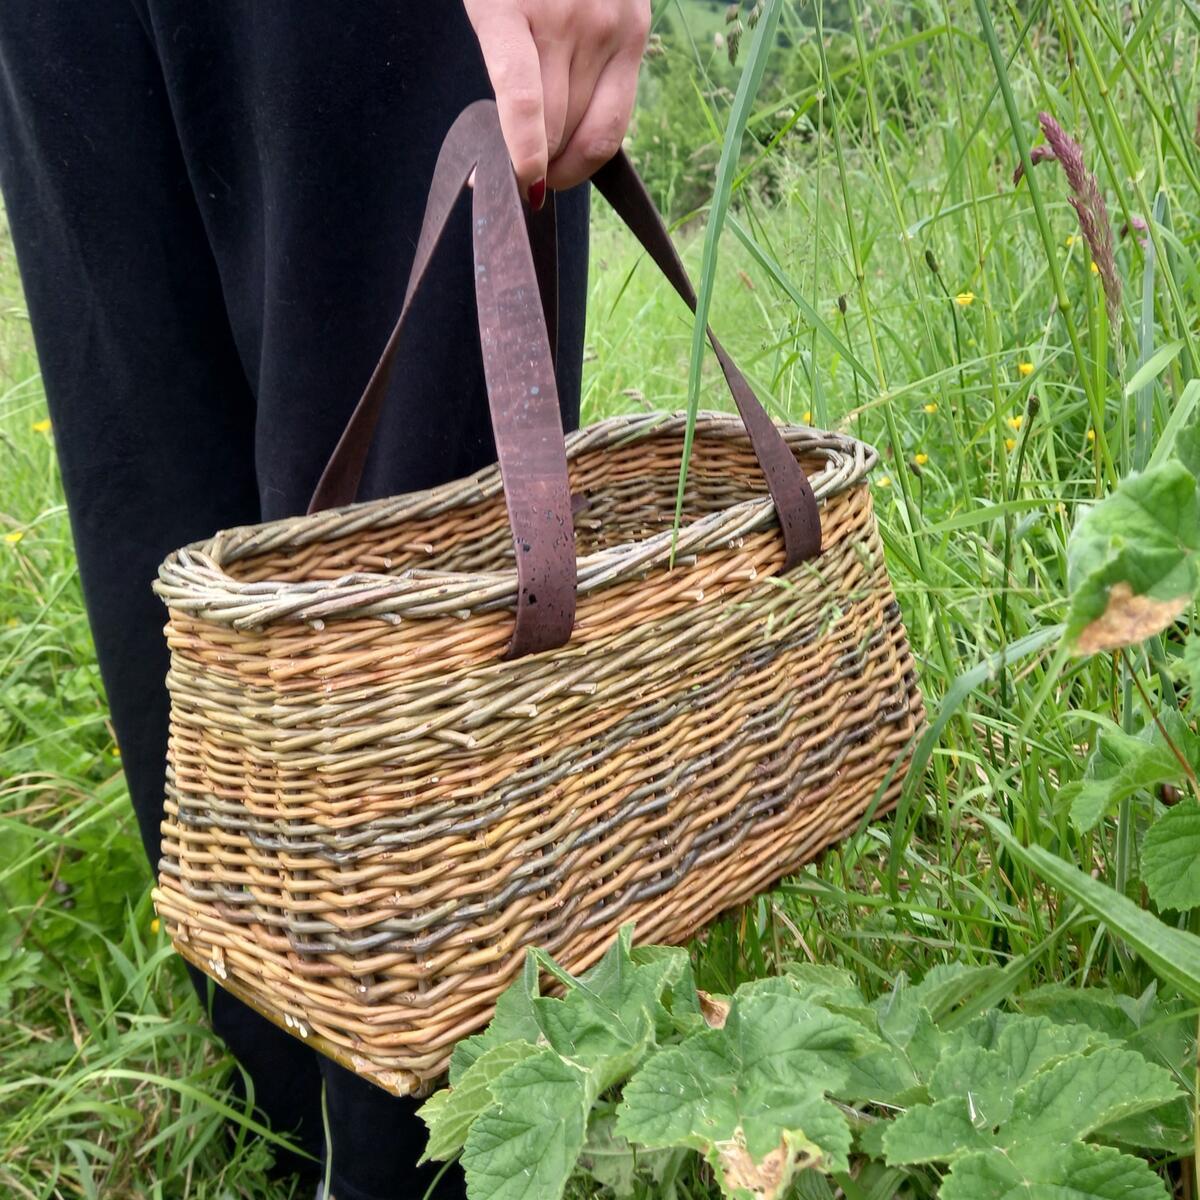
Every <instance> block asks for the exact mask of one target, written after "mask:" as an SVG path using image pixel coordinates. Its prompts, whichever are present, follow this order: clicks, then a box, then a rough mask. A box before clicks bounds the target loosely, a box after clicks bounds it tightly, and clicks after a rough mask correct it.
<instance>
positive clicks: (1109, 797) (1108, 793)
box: [1062, 733, 1183, 833]
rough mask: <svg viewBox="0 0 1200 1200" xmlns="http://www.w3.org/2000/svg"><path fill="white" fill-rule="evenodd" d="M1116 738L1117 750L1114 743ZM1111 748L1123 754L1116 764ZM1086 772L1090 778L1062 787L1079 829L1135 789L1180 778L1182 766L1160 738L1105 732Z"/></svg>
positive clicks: (1091, 823)
mask: <svg viewBox="0 0 1200 1200" xmlns="http://www.w3.org/2000/svg"><path fill="white" fill-rule="evenodd" d="M1118 742H1119V744H1120V745H1119V751H1118V747H1117V745H1116V744H1115V743H1118ZM1114 752H1119V753H1120V754H1121V755H1122V760H1121V761H1120V763H1119V765H1118V764H1116V763H1115V762H1114V760H1113V758H1112V755H1113V753H1114ZM1108 767H1111V768H1112V769H1106V768H1108ZM1088 773H1089V775H1090V776H1091V778H1088V779H1085V780H1084V781H1083V782H1082V783H1078V784H1074V785H1069V786H1068V787H1065V788H1063V789H1062V796H1063V799H1066V798H1068V797H1069V798H1070V802H1071V823H1072V824H1073V825H1074V826H1075V828H1076V829H1078V830H1079V831H1080V832H1081V833H1086V832H1088V831H1089V830H1091V829H1094V828H1095V827H1096V825H1098V824H1099V823H1100V821H1101V820H1102V819H1103V818H1104V817H1105V816H1107V815H1108V814H1109V813H1110V812H1113V811H1114V810H1115V809H1116V807H1117V805H1118V804H1119V803H1120V802H1121V801H1122V800H1125V799H1127V798H1128V797H1130V796H1132V795H1134V794H1135V793H1136V792H1140V791H1145V790H1146V789H1148V788H1152V787H1155V786H1157V785H1158V784H1160V783H1170V782H1173V781H1174V780H1177V779H1179V778H1181V777H1182V775H1183V768H1182V767H1181V766H1180V764H1179V760H1178V759H1177V758H1176V757H1175V755H1174V754H1172V753H1171V751H1170V750H1169V749H1168V748H1167V747H1166V746H1165V745H1163V744H1162V743H1161V742H1158V743H1155V742H1151V741H1149V740H1147V739H1145V738H1136V737H1131V736H1129V735H1128V734H1114V733H1105V734H1103V735H1101V738H1100V744H1099V745H1098V746H1097V749H1096V754H1094V755H1093V756H1092V761H1091V762H1090V763H1089V765H1088Z"/></svg>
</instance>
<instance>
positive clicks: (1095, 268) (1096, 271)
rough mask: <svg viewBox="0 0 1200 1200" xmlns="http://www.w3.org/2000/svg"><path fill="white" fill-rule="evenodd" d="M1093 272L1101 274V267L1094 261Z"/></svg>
mask: <svg viewBox="0 0 1200 1200" xmlns="http://www.w3.org/2000/svg"><path fill="white" fill-rule="evenodd" d="M1092 274H1093V275H1099V274H1100V268H1099V267H1098V266H1096V264H1095V263H1092Z"/></svg>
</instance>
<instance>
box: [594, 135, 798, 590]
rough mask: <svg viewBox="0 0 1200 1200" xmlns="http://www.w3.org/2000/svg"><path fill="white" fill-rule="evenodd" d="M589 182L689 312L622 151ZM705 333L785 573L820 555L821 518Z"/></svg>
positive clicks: (793, 465) (663, 238)
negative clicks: (770, 513) (767, 498)
mask: <svg viewBox="0 0 1200 1200" xmlns="http://www.w3.org/2000/svg"><path fill="white" fill-rule="evenodd" d="M592 183H593V184H594V185H595V187H596V190H597V191H598V192H599V193H600V194H601V195H602V196H603V197H604V198H605V199H606V200H607V201H608V202H609V204H610V205H612V208H613V211H614V212H616V214H617V215H618V216H619V217H620V218H621V220H623V221H624V222H625V224H626V225H628V226H629V228H630V230H631V231H632V233H633V235H634V237H636V238H637V240H638V241H639V242H640V243H641V245H642V248H643V249H644V250H645V251H646V253H647V254H649V255H650V257H651V258H652V259H653V260H654V262H655V264H656V265H657V267H658V269H659V270H660V271H661V272H662V273H663V275H665V276H666V278H667V282H668V283H670V284H671V286H672V287H673V288H674V289H675V290H676V292H678V293H679V295H680V296H681V297H682V298H683V302H684V303H685V304H686V305H687V306H688V308H690V309H691V310H692V312H693V313H694V312H695V311H696V292H695V290H694V289H693V287H692V282H691V280H690V279H689V278H688V275H687V270H686V268H685V267H684V265H683V262H682V260H681V259H680V257H679V254H678V252H677V251H676V249H675V244H674V243H673V242H672V241H671V235H670V234H669V233H668V232H667V227H666V226H665V225H664V224H663V220H662V217H661V216H659V213H658V209H657V208H656V207H655V206H654V201H653V200H651V198H650V194H649V193H648V192H647V191H646V187H645V184H643V183H642V180H641V177H640V176H639V175H638V173H637V171H636V170H634V166H633V163H631V162H630V161H629V157H628V155H626V153H625V151H624V150H622V151H621V152H620V153H619V154H617V156H616V157H615V158H612V159H610V160H609V161H608V162H607V163H606V164H605V165H604V166H603V167H601V168H600V170H599V171H597V172H596V174H595V175H593V176H592ZM705 332H706V333H707V334H708V341H709V344H710V345H711V346H712V348H713V352H714V353H715V354H716V356H717V362H718V363H720V365H721V373H722V374H723V375H724V376H725V382H726V383H727V384H728V385H729V391H730V392H731V393H732V395H733V402H734V404H736V405H737V410H738V413H739V414H740V415H741V418H742V423H743V424H744V425H745V426H746V432H747V433H748V434H749V435H750V444H751V445H752V446H753V447H754V455H755V457H756V458H757V459H758V465H759V466H760V467H761V468H762V472H763V474H764V475H765V476H766V479H767V490H768V491H769V492H770V493H771V499H772V500H773V501H774V502H775V511H776V512H777V513H778V514H779V524H780V526H781V528H782V529H783V541H784V547H785V550H786V553H787V560H786V563H785V566H784V570H790V569H791V568H792V567H794V566H796V564H797V563H801V562H804V561H806V560H807V559H810V558H814V557H816V555H818V554H820V553H821V518H820V515H819V513H818V511H817V501H816V497H814V496H813V490H812V487H811V486H810V484H809V482H808V477H807V476H806V475H805V474H804V470H803V468H802V467H801V466H800V464H799V463H798V462H797V461H796V458H795V456H794V455H793V454H792V452H791V450H789V449H788V445H787V442H785V441H784V440H783V434H781V433H780V432H779V430H778V429H777V428H776V426H775V422H774V421H772V420H771V418H770V417H769V416H768V415H767V412H766V409H764V408H763V406H762V404H761V403H760V402H759V399H758V397H757V396H755V394H754V392H753V391H752V390H751V387H750V384H749V383H748V382H747V381H746V377H745V376H744V375H743V374H742V373H741V371H739V370H738V368H737V364H736V363H734V361H733V359H731V358H730V357H729V355H728V354H727V353H726V352H725V348H724V346H722V345H721V343H720V342H718V341H717V339H716V337H715V335H714V334H713V331H712V329H711V328H707V327H706V329H705Z"/></svg>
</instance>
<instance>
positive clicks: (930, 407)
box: [925, 400, 937, 416]
mask: <svg viewBox="0 0 1200 1200" xmlns="http://www.w3.org/2000/svg"><path fill="white" fill-rule="evenodd" d="M925 411H926V412H927V413H928V414H929V415H930V416H933V414H934V413H935V412H937V405H936V404H935V403H934V402H933V401H932V400H930V402H929V403H928V404H927V405H925Z"/></svg>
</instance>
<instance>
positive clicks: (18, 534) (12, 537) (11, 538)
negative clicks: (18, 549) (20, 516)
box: [4, 529, 25, 546]
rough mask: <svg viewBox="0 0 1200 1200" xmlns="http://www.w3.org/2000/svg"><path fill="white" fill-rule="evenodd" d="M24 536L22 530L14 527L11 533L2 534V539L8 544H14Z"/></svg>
mask: <svg viewBox="0 0 1200 1200" xmlns="http://www.w3.org/2000/svg"><path fill="white" fill-rule="evenodd" d="M24 536H25V534H24V532H23V531H22V530H20V529H14V530H13V531H12V533H6V534H5V535H4V540H5V541H6V542H7V543H8V544H9V545H10V546H15V545H16V544H17V543H18V542H19V541H20V540H21V539H22V538H23V537H24Z"/></svg>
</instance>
